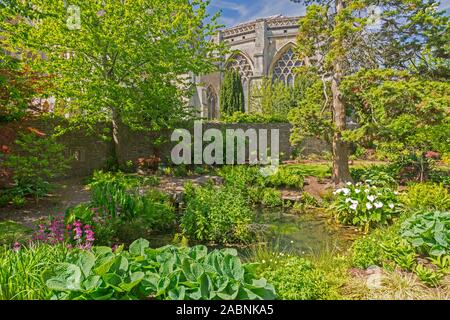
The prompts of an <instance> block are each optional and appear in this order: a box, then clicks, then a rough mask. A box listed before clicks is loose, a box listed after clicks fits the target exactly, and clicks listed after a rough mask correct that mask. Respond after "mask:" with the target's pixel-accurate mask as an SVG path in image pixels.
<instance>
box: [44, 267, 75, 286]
mask: <svg viewBox="0 0 450 320" xmlns="http://www.w3.org/2000/svg"><path fill="white" fill-rule="evenodd" d="M81 279H82V275H81V269H80V268H79V267H78V266H76V265H74V264H71V263H66V262H64V263H60V264H58V265H57V266H56V267H55V268H54V269H53V276H52V277H49V278H47V280H46V281H45V284H46V285H47V287H49V288H50V289H52V290H56V291H78V290H81Z"/></svg>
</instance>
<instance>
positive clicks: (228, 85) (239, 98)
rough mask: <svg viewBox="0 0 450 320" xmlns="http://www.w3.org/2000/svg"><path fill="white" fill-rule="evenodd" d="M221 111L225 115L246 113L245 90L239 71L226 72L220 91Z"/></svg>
mask: <svg viewBox="0 0 450 320" xmlns="http://www.w3.org/2000/svg"><path fill="white" fill-rule="evenodd" d="M220 110H221V112H223V114H224V115H232V114H233V113H234V112H237V111H241V112H245V98H244V89H243V87H242V79H241V75H240V74H239V72H238V71H236V70H232V71H226V72H225V75H224V79H223V83H222V87H221V89H220Z"/></svg>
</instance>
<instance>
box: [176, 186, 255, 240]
mask: <svg viewBox="0 0 450 320" xmlns="http://www.w3.org/2000/svg"><path fill="white" fill-rule="evenodd" d="M185 200H186V209H185V211H184V213H183V216H182V219H181V227H182V229H183V233H184V234H185V235H187V236H188V237H190V238H191V239H196V240H200V241H213V242H217V243H235V242H248V241H249V240H250V239H251V231H250V228H249V227H250V224H251V222H252V216H253V213H252V210H251V209H250V208H249V202H248V199H246V198H245V197H244V196H243V195H242V194H241V193H240V192H239V190H238V189H235V188H232V187H230V186H224V187H215V186H213V185H212V184H207V185H205V186H202V187H194V186H192V185H190V184H187V185H186V187H185Z"/></svg>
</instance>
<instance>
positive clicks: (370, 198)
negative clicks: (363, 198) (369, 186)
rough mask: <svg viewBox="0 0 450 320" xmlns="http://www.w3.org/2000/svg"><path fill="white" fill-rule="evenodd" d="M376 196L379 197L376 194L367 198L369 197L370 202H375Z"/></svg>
mask: <svg viewBox="0 0 450 320" xmlns="http://www.w3.org/2000/svg"><path fill="white" fill-rule="evenodd" d="M376 198H377V197H375V196H367V199H368V200H369V201H370V202H374V201H375V199H376Z"/></svg>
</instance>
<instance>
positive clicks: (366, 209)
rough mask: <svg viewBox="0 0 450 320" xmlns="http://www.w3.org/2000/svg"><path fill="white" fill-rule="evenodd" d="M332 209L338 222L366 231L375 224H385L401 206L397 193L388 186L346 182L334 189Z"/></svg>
mask: <svg viewBox="0 0 450 320" xmlns="http://www.w3.org/2000/svg"><path fill="white" fill-rule="evenodd" d="M334 195H335V200H334V202H333V204H332V206H331V207H332V209H333V211H334V213H335V216H336V219H337V220H338V221H339V222H340V223H344V224H350V225H355V226H359V227H363V228H364V230H365V231H366V232H367V231H368V230H369V229H370V228H371V227H373V226H376V225H386V224H388V223H389V222H390V221H391V220H392V218H393V217H394V216H395V215H397V214H398V213H399V212H400V210H401V206H400V203H399V200H398V197H397V193H396V192H395V191H393V190H392V189H390V188H387V187H385V188H379V187H376V186H374V185H368V184H362V183H357V184H352V183H347V185H346V186H345V187H344V188H340V189H337V190H336V191H334Z"/></svg>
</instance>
